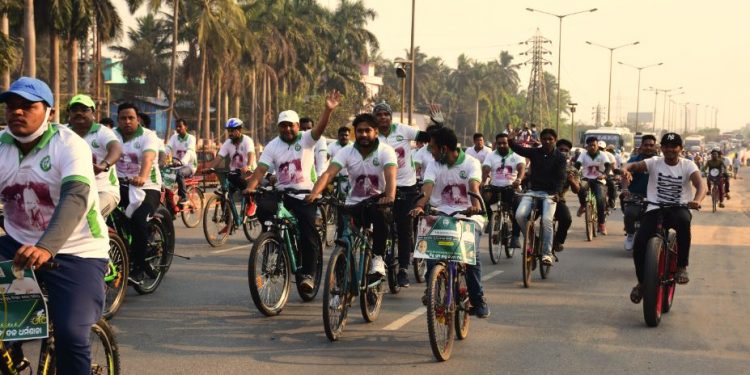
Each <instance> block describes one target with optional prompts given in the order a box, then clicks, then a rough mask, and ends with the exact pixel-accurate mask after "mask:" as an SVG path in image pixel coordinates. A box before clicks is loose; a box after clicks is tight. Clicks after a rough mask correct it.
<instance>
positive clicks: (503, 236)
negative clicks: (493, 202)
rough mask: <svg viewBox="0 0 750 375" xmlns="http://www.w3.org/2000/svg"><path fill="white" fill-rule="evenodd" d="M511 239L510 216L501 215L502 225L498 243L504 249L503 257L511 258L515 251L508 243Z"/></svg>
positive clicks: (506, 214)
mask: <svg viewBox="0 0 750 375" xmlns="http://www.w3.org/2000/svg"><path fill="white" fill-rule="evenodd" d="M512 238H513V221H512V218H511V217H510V215H509V214H508V213H507V212H506V213H505V214H503V225H502V226H501V227H500V243H501V244H502V246H503V247H504V248H505V257H506V258H513V254H515V252H516V249H515V248H514V247H511V246H510V242H511V240H512Z"/></svg>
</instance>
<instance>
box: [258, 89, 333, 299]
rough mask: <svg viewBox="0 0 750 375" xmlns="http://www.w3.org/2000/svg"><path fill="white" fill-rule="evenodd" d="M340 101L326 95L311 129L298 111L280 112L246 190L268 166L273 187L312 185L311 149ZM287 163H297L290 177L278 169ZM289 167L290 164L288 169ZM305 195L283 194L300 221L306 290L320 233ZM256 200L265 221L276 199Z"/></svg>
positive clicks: (311, 286)
mask: <svg viewBox="0 0 750 375" xmlns="http://www.w3.org/2000/svg"><path fill="white" fill-rule="evenodd" d="M339 103H341V94H339V92H338V91H336V90H333V91H332V92H331V93H330V94H328V95H327V97H326V102H325V110H324V111H323V114H322V115H321V116H320V120H318V123H317V124H316V125H315V126H313V128H312V129H310V130H308V131H305V132H301V131H300V126H299V115H298V114H297V112H294V111H291V110H287V111H283V112H281V113H279V119H278V122H277V125H278V128H279V136H278V137H276V138H274V139H272V140H271V142H269V143H268V144H267V145H266V148H265V149H264V150H263V154H261V157H260V160H258V167H257V168H255V173H253V175H252V177H250V180H249V181H248V184H247V189H246V190H245V193H246V194H252V193H254V192H255V188H256V187H257V186H258V185H259V184H260V183H261V181H262V180H263V178H264V177H265V175H266V172H268V170H269V169H274V170H277V171H279V176H278V182H277V183H276V187H277V188H279V189H285V188H293V189H299V190H304V189H311V188H312V187H313V179H312V176H313V175H314V173H313V171H314V166H313V160H314V155H313V153H314V149H315V144H316V143H317V141H318V139H320V136H321V135H322V134H323V131H324V130H325V128H326V126H327V125H328V119H329V118H330V117H331V113H332V112H333V110H334V109H335V108H336V107H338V105H339ZM282 165H287V166H289V167H291V166H295V168H296V166H298V165H299V166H300V167H301V170H298V171H297V172H296V174H295V176H293V178H290V176H289V175H285V174H283V173H281V166H282ZM289 171H291V168H290V169H289ZM303 198H304V196H302V195H296V196H285V197H284V206H285V207H286V208H287V209H288V210H289V211H290V212H291V213H292V214H293V215H294V216H295V217H296V218H297V222H298V224H299V228H298V230H299V234H300V236H299V249H300V250H301V253H302V271H301V272H302V281H301V284H300V287H301V288H302V290H304V291H306V292H309V291H312V290H313V289H314V288H315V282H314V281H313V278H312V276H311V275H312V272H313V269H314V267H315V254H317V253H318V252H319V251H321V249H319V245H320V242H319V240H315V239H316V238H318V237H319V235H318V231H317V229H316V228H315V218H316V215H317V211H318V210H317V207H316V206H314V205H310V204H307V203H306V202H305V201H303ZM257 203H258V212H257V215H258V219H259V220H260V222H261V223H263V222H265V221H266V220H268V219H269V218H271V217H272V216H273V215H275V214H276V208H277V206H278V202H277V201H276V200H274V199H263V200H260V201H258V202H257Z"/></svg>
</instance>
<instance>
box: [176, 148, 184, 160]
mask: <svg viewBox="0 0 750 375" xmlns="http://www.w3.org/2000/svg"><path fill="white" fill-rule="evenodd" d="M174 155H175V157H176V158H177V159H182V157H183V156H185V150H177V151H175V153H174Z"/></svg>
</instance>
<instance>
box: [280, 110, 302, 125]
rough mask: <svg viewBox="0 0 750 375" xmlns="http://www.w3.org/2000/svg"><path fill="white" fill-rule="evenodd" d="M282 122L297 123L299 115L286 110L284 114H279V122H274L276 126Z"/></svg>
mask: <svg viewBox="0 0 750 375" xmlns="http://www.w3.org/2000/svg"><path fill="white" fill-rule="evenodd" d="M282 122H291V123H295V122H299V115H298V114H297V112H294V111H292V110H286V111H284V112H281V113H279V121H277V122H276V124H277V125H278V124H281V123H282Z"/></svg>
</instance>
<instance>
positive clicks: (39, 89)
mask: <svg viewBox="0 0 750 375" xmlns="http://www.w3.org/2000/svg"><path fill="white" fill-rule="evenodd" d="M12 94H15V95H18V96H20V97H22V98H24V99H26V100H28V101H30V102H45V103H46V104H47V105H48V106H50V107H52V106H53V105H54V104H55V98H54V97H53V96H52V90H50V89H49V86H47V84H46V83H44V81H41V80H38V79H36V78H31V77H21V78H19V79H17V80H16V81H15V82H13V83H12V84H11V85H10V89H8V91H6V92H4V93H2V94H0V103H5V102H6V101H7V100H8V97H9V96H10V95H12Z"/></svg>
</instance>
